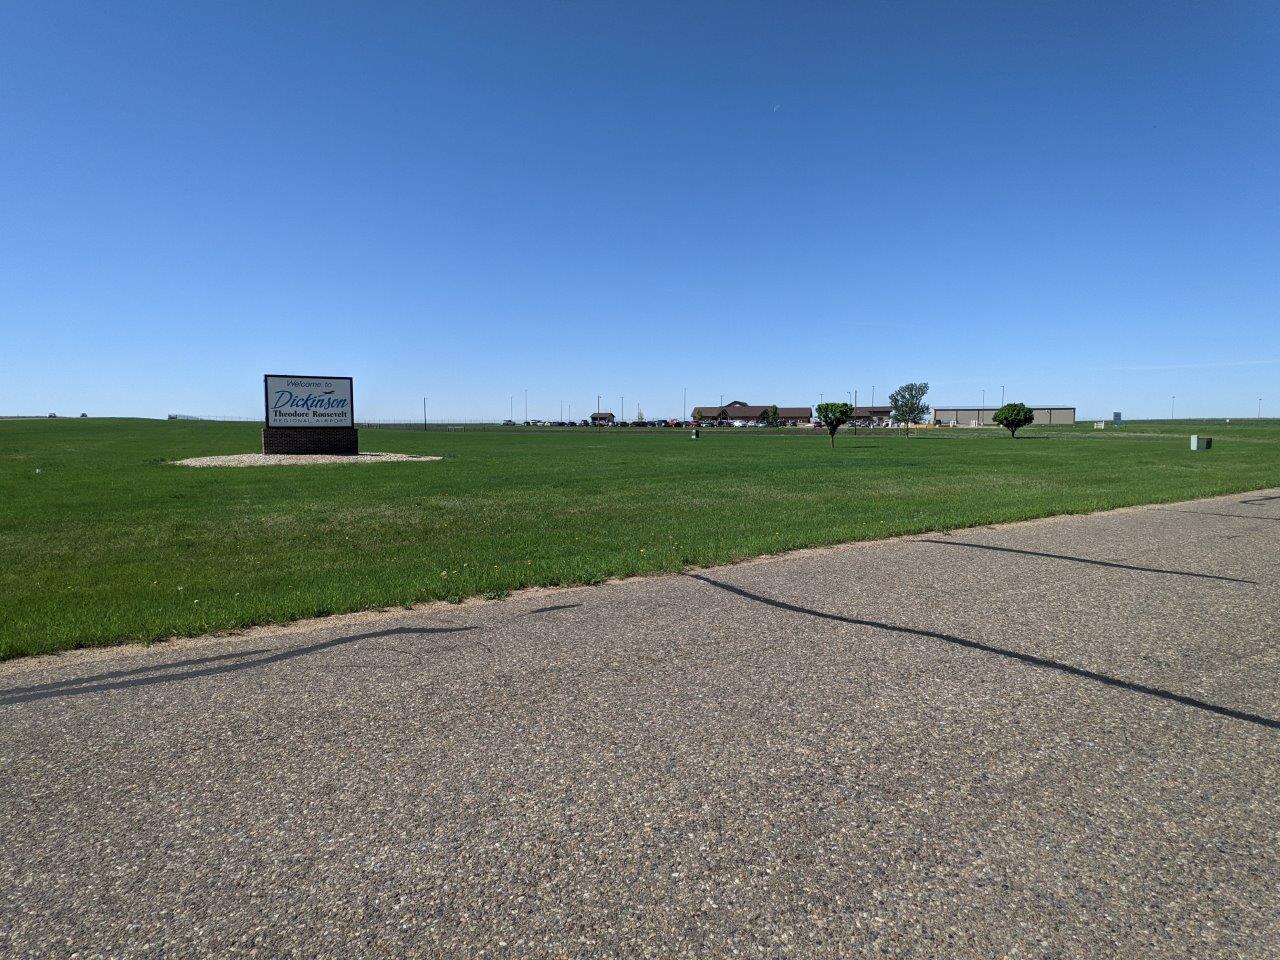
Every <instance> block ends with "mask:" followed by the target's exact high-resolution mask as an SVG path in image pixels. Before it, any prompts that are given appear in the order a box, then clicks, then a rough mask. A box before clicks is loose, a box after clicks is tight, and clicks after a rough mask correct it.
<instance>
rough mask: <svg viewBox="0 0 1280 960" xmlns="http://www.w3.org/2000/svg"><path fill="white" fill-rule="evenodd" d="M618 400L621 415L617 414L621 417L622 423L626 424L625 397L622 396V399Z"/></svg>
mask: <svg viewBox="0 0 1280 960" xmlns="http://www.w3.org/2000/svg"><path fill="white" fill-rule="evenodd" d="M618 399H619V401H620V403H619V406H621V407H622V413H621V414H619V416H621V417H622V420H623V422H624V423H625V422H626V419H627V398H626V396H625V395H624V396H622V397H619V398H618Z"/></svg>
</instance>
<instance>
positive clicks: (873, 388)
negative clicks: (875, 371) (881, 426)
mask: <svg viewBox="0 0 1280 960" xmlns="http://www.w3.org/2000/svg"><path fill="white" fill-rule="evenodd" d="M871 405H872V406H873V407H874V406H875V405H876V385H875V384H874V383H873V384H872V385H871Z"/></svg>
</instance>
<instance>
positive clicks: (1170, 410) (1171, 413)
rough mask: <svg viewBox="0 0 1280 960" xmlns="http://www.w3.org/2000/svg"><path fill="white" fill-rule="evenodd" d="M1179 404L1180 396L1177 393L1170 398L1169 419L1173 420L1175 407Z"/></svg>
mask: <svg viewBox="0 0 1280 960" xmlns="http://www.w3.org/2000/svg"><path fill="white" fill-rule="evenodd" d="M1177 402H1178V395H1177V394H1176V393H1175V394H1174V395H1173V396H1172V397H1170V398H1169V419H1170V420H1172V419H1173V405H1174V404H1175V403H1177Z"/></svg>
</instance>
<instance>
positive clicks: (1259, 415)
mask: <svg viewBox="0 0 1280 960" xmlns="http://www.w3.org/2000/svg"><path fill="white" fill-rule="evenodd" d="M1258 419H1259V420H1261V419H1262V398H1261V397H1259V398H1258Z"/></svg>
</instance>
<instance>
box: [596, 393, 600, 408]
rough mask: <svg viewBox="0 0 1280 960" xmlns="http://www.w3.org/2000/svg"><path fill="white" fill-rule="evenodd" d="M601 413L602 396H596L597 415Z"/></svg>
mask: <svg viewBox="0 0 1280 960" xmlns="http://www.w3.org/2000/svg"><path fill="white" fill-rule="evenodd" d="M599 412H600V394H598V393H597V394H596V413H599Z"/></svg>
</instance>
